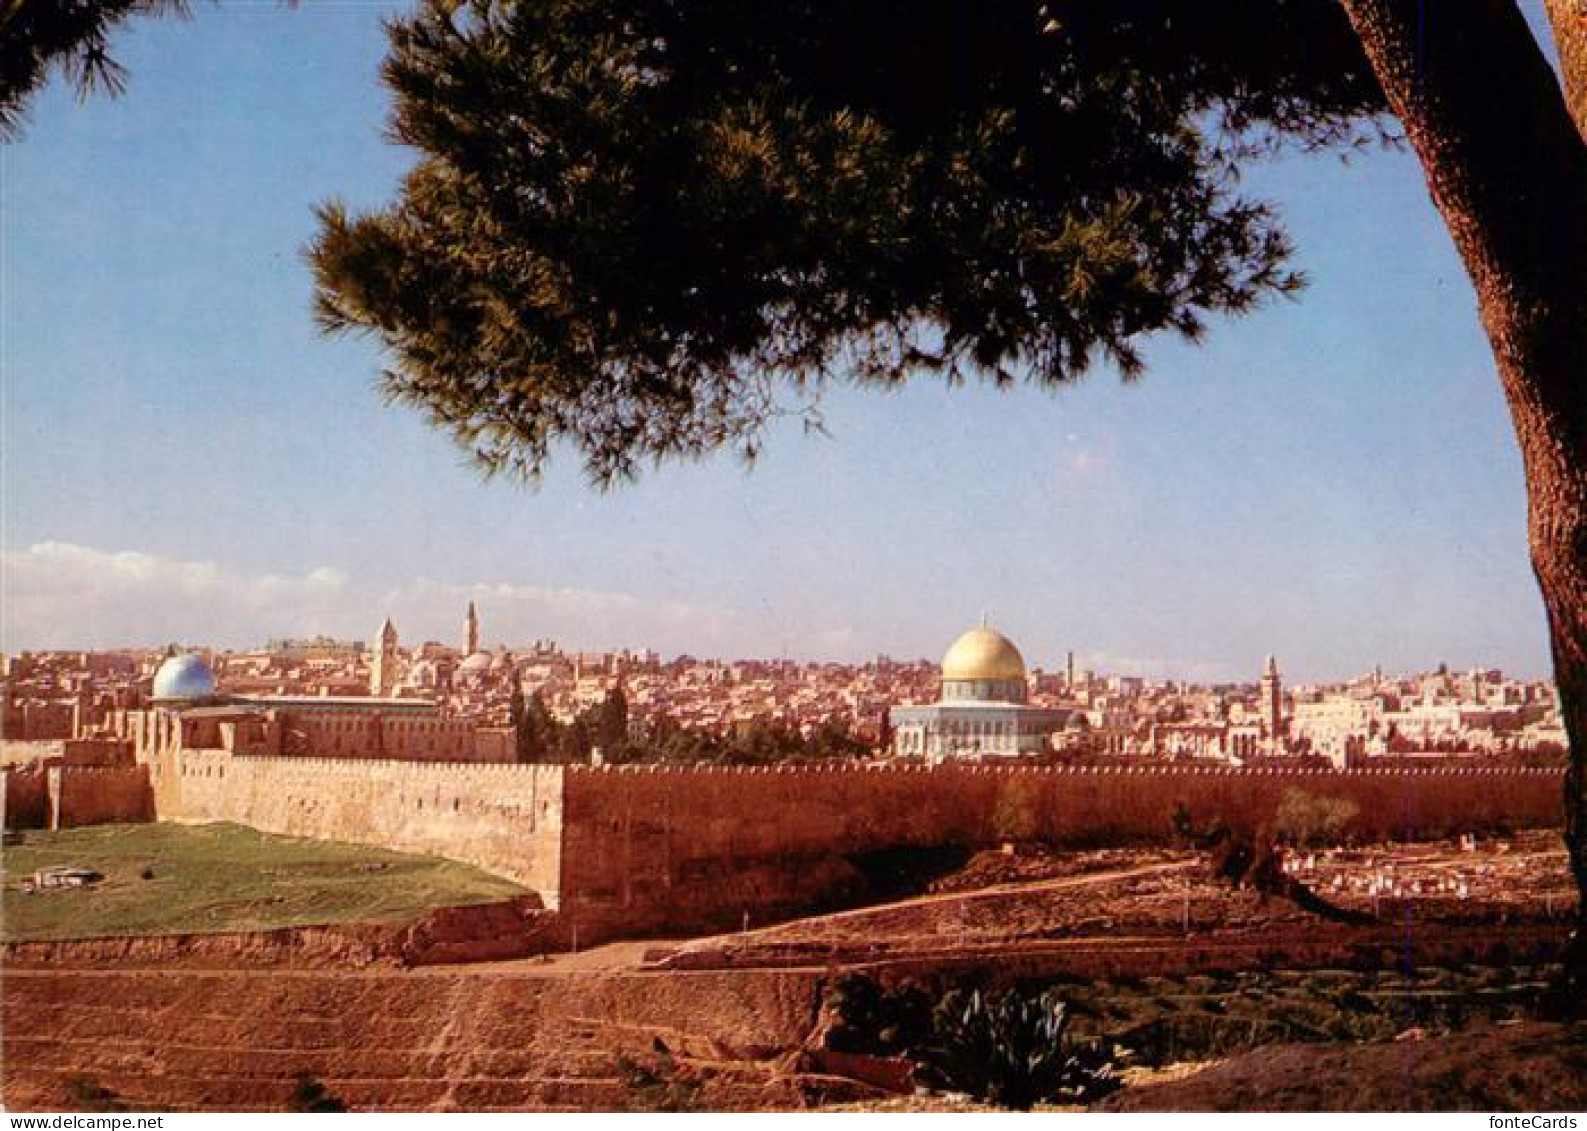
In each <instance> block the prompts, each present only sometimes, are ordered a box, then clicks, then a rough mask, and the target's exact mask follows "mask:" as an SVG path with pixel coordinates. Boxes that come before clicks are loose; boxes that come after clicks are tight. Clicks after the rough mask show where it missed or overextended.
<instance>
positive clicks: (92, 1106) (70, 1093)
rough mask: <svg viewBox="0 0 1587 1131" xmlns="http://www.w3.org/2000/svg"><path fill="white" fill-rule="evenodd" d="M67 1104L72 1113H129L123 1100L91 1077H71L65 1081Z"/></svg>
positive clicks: (128, 1108) (129, 1109)
mask: <svg viewBox="0 0 1587 1131" xmlns="http://www.w3.org/2000/svg"><path fill="white" fill-rule="evenodd" d="M66 1097H67V1103H68V1106H69V1108H70V1109H71V1110H73V1111H88V1112H111V1111H131V1110H132V1109H131V1108H130V1107H128V1106H127V1103H126V1101H125V1100H123V1099H122V1098H121V1097H120V1096H118V1095H117V1094H116V1093H115V1092H113V1091H111V1090H110V1089H109V1088H107V1087H105V1086H104V1085H103V1084H101V1083H100V1082H99V1081H98V1080H95V1079H94V1078H93V1077H92V1076H73V1077H72V1078H71V1079H69V1080H67V1081H66Z"/></svg>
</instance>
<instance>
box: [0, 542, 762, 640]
mask: <svg viewBox="0 0 1587 1131" xmlns="http://www.w3.org/2000/svg"><path fill="white" fill-rule="evenodd" d="M469 601H474V602H475V603H476V604H477V605H478V607H479V613H480V619H481V627H482V643H483V644H485V645H486V646H491V647H493V646H495V645H496V644H498V643H506V644H508V645H509V646H511V645H517V644H522V643H525V642H527V641H529V640H532V639H536V638H539V637H546V636H549V637H552V638H554V639H556V640H558V641H559V642H561V643H563V644H564V645H565V646H569V647H576V648H589V649H596V648H615V647H623V646H628V647H653V648H657V649H659V650H661V651H664V652H685V651H689V652H694V653H695V654H712V653H713V652H714V651H716V650H722V651H724V652H726V651H729V650H731V649H732V648H733V647H734V646H735V645H741V644H743V643H745V641H743V640H742V639H741V637H742V629H743V626H742V625H740V624H739V621H738V618H737V617H736V616H735V614H734V613H733V612H732V611H731V610H728V609H724V608H720V607H715V606H709V605H698V604H691V603H688V602H682V601H675V600H659V601H652V600H648V599H644V598H642V597H640V596H637V595H635V594H632V593H614V592H605V591H601V590H595V589H583V588H579V587H576V586H554V585H530V584H523V583H518V582H508V581H491V582H483V581H481V582H452V581H442V580H437V579H435V578H430V577H424V576H420V577H416V578H412V579H408V580H403V581H399V582H398V583H396V584H395V585H389V584H388V585H383V586H376V585H368V584H363V583H360V582H359V581H358V580H356V579H354V578H352V577H351V576H349V575H348V574H347V573H346V572H345V571H343V570H340V569H337V568H334V567H332V566H318V567H316V568H313V569H310V570H308V571H307V572H306V573H303V574H301V575H283V574H274V573H250V572H248V571H247V570H245V569H241V568H238V567H236V566H233V565H229V564H223V563H220V562H216V561H182V560H178V559H175V558H168V557H162V556H160V555H158V554H150V553H144V552H140V551H134V550H120V551H111V550H102V549H96V548H93V547H89V546H79V545H74V544H72V543H69V542H40V543H37V544H35V545H32V546H29V547H27V548H26V549H20V550H4V551H0V649H3V650H6V651H21V650H23V649H50V648H111V647H123V646H138V645H158V644H162V643H164V642H166V641H171V640H177V641H182V642H184V643H193V644H212V645H214V646H216V647H223V648H226V647H229V648H245V647H250V646H254V645H257V644H259V643H261V642H262V641H263V640H265V639H266V638H267V637H271V636H309V635H313V634H316V633H321V632H324V633H330V634H333V635H337V636H342V637H351V638H357V639H365V640H367V639H370V638H372V637H373V635H374V632H375V629H376V626H377V625H378V624H379V623H380V620H381V618H382V617H384V616H387V615H389V616H391V618H392V619H393V621H394V622H395V623H396V625H397V629H398V631H399V633H400V634H401V637H402V639H403V641H404V642H405V643H418V642H420V641H423V640H426V639H442V640H445V641H448V642H454V641H456V639H457V637H458V635H459V626H460V623H461V621H462V617H463V611H464V609H465V608H466V607H467V605H468V602H469Z"/></svg>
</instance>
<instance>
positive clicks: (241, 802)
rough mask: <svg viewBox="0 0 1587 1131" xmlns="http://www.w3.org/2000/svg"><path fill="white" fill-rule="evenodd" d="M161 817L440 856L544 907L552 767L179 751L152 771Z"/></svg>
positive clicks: (552, 860) (549, 885)
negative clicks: (506, 881)
mask: <svg viewBox="0 0 1587 1131" xmlns="http://www.w3.org/2000/svg"><path fill="white" fill-rule="evenodd" d="M160 772H161V774H162V775H167V774H169V775H171V776H172V777H174V779H175V780H171V781H165V782H163V783H162V789H161V812H160V816H161V817H162V818H174V819H177V820H194V821H236V822H238V823H239V824H244V825H250V826H252V827H253V828H256V829H262V830H263V831H265V832H272V833H285V834H288V835H291V836H305V837H316V838H319V839H322V840H339V841H350V842H353V843H358V844H375V845H380V846H383V847H386V848H391V849H395V850H397V851H399V852H418V853H424V854H428V855H434V856H445V857H448V858H450V859H453V860H461V861H464V862H465V863H469V864H474V865H477V866H478V867H481V868H484V869H485V870H486V871H490V872H495V873H497V874H498V875H503V876H507V877H509V878H511V879H514V880H517V881H518V882H519V883H522V884H524V885H525V886H527V887H529V888H531V889H533V890H534V891H536V892H538V893H539V894H540V895H541V897H542V898H543V899H544V900H545V902H546V905H547V906H548V907H555V906H556V901H557V891H558V887H559V883H560V873H561V861H560V855H561V839H562V774H563V770H562V767H560V766H521V765H511V764H507V765H460V764H457V763H445V762H407V761H384V760H375V759H357V760H347V759H335V758H291V757H279V758H276V757H266V758H256V757H245V756H236V755H230V754H227V753H225V752H222V751H192V750H188V751H184V752H183V753H182V756H181V759H180V763H179V764H175V765H173V766H172V767H171V768H169V769H167V768H166V767H161V771H160Z"/></svg>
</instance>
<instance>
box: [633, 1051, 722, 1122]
mask: <svg viewBox="0 0 1587 1131" xmlns="http://www.w3.org/2000/svg"><path fill="white" fill-rule="evenodd" d="M617 1072H618V1074H619V1075H620V1076H621V1077H622V1079H623V1083H624V1084H625V1085H626V1086H627V1088H628V1102H627V1103H626V1104H625V1105H624V1108H623V1110H625V1111H703V1110H704V1107H703V1106H702V1104H701V1100H700V1084H699V1082H698V1081H697V1080H695V1079H693V1078H691V1077H690V1076H689V1075H688V1074H686V1073H685V1072H683V1071H682V1070H680V1069H679V1067H678V1064H677V1062H676V1061H675V1060H673V1058H672V1054H671V1053H670V1052H667V1051H665V1050H660V1051H658V1052H657V1053H656V1055H655V1056H652V1057H649V1058H647V1059H645V1060H643V1061H641V1060H635V1059H633V1058H631V1057H627V1056H619V1057H618V1058H617Z"/></svg>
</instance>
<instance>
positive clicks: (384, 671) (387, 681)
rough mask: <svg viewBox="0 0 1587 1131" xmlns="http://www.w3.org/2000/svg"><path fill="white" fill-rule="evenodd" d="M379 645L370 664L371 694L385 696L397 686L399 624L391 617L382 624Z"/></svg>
mask: <svg viewBox="0 0 1587 1131" xmlns="http://www.w3.org/2000/svg"><path fill="white" fill-rule="evenodd" d="M378 647H379V650H378V651H377V652H376V653H375V658H374V659H373V660H372V661H371V662H370V665H369V694H371V695H376V696H380V697H382V698H384V697H385V696H388V695H390V694H391V693H392V692H393V691H395V690H396V688H397V626H396V625H394V624H392V623H391V618H390V617H387V618H386V619H385V621H384V623H382V624H381V626H380V643H379V646H378Z"/></svg>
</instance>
